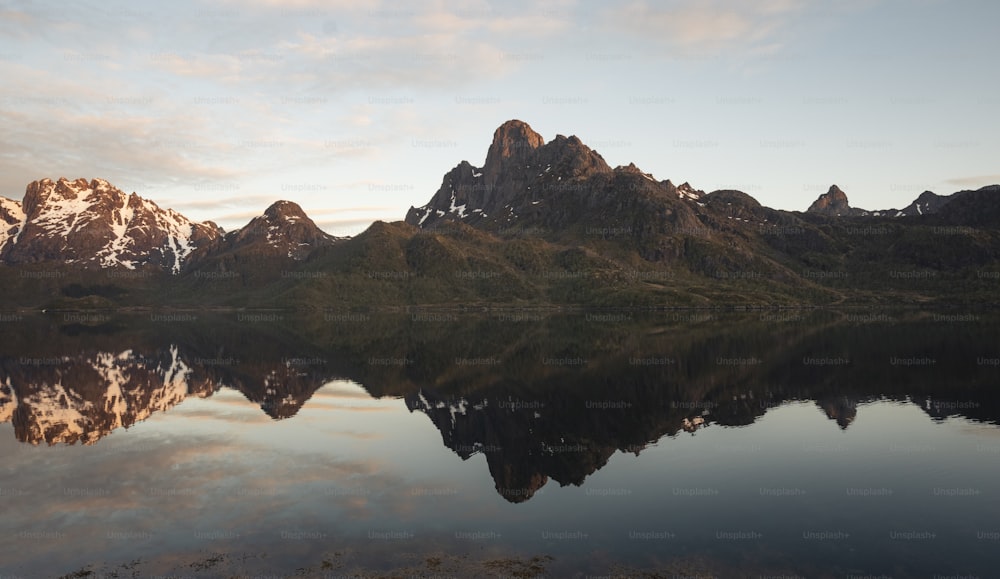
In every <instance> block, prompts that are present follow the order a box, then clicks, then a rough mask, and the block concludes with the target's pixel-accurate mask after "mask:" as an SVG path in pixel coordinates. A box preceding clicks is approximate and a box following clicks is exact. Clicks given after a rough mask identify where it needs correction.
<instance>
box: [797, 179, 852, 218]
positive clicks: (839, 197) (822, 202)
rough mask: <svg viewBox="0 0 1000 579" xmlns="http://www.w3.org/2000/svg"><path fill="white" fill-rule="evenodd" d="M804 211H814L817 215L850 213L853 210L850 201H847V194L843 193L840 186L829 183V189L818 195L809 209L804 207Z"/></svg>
mask: <svg viewBox="0 0 1000 579" xmlns="http://www.w3.org/2000/svg"><path fill="white" fill-rule="evenodd" d="M806 213H815V214H818V215H829V216H838V215H851V214H853V213H855V211H854V210H853V209H852V208H851V205H850V203H848V201H847V194H846V193H844V192H843V191H842V190H841V189H840V187H838V186H836V185H830V189H828V190H827V192H826V193H824V194H822V195H820V196H819V197H818V198H817V199H816V200H815V201H813V203H812V205H810V206H809V209H806Z"/></svg>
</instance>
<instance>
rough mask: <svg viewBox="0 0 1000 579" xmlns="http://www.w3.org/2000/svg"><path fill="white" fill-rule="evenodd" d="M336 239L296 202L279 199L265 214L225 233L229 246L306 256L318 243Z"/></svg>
mask: <svg viewBox="0 0 1000 579" xmlns="http://www.w3.org/2000/svg"><path fill="white" fill-rule="evenodd" d="M335 241H336V238H335V237H333V236H332V235H329V234H327V233H325V232H324V231H323V230H321V229H320V228H319V227H318V226H317V225H316V223H315V222H313V220H312V219H310V218H309V216H308V215H306V212H305V211H303V210H302V207H300V206H299V205H298V204H297V203H293V202H292V201H284V200H282V201H276V202H274V203H272V204H271V205H270V206H269V207H268V208H267V209H266V210H264V214H263V215H261V216H259V217H255V218H253V219H252V220H251V221H250V223H248V224H247V225H246V226H245V227H243V228H242V229H239V230H236V231H234V232H232V233H230V234H229V235H227V236H226V246H227V250H243V251H251V252H253V253H256V254H258V255H273V256H284V257H290V258H292V259H296V260H301V259H305V258H306V256H308V255H309V253H310V252H311V251H312V250H314V249H316V248H317V247H321V246H325V245H330V244H332V243H334V242H335Z"/></svg>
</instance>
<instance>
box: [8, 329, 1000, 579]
mask: <svg viewBox="0 0 1000 579" xmlns="http://www.w3.org/2000/svg"><path fill="white" fill-rule="evenodd" d="M2 319H3V323H2V324H0V326H2V327H0V332H2V335H0V505H2V512H3V517H2V518H0V537H3V540H2V541H0V577H3V578H4V579H8V578H10V577H57V576H62V575H68V576H73V577H88V576H89V577H157V576H160V577H168V576H170V577H216V576H225V577H233V576H256V577H264V576H267V577H271V576H273V577H279V576H289V577H292V576H294V577H329V578H333V577H356V576H397V577H464V576H495V577H504V576H507V577H534V576H538V577H547V576H552V577H588V576H590V577H597V576H608V575H612V576H621V577H624V576H659V577H739V576H746V577H844V578H847V577H858V578H859V577H928V578H930V577H957V576H961V577H966V576H978V577H988V576H994V575H995V573H996V571H995V570H996V568H997V566H998V563H1000V557H998V555H997V554H998V553H1000V428H998V423H1000V422H998V421H1000V325H998V323H997V322H998V321H1000V315H998V313H995V312H991V311H921V310H914V309H901V310H893V309H887V310H872V309H845V310H833V311H830V310H819V311H812V310H774V311H772V310H768V311H762V312H729V311H722V310H703V311H693V310H692V311H676V312H657V313H653V312H621V311H619V312H589V313H588V312H549V311H536V310H500V311H492V312H477V313H461V312H451V311H414V312H410V313H406V314H376V313H368V312H325V313H324V312H317V313H313V314H309V315H304V314H289V313H281V312H234V313H216V314H211V313H205V312H165V313H152V314H150V313H144V314H130V315H116V314H104V313H88V314H80V313H49V314H44V315H37V316H35V315H14V314H9V315H4V316H2ZM643 573H645V575H643Z"/></svg>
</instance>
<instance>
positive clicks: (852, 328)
mask: <svg viewBox="0 0 1000 579" xmlns="http://www.w3.org/2000/svg"><path fill="white" fill-rule="evenodd" d="M635 317H636V318H638V316H635ZM631 318H633V315H628V316H617V315H616V316H610V317H609V316H604V317H588V316H585V315H578V316H559V317H552V318H549V319H545V320H542V321H530V322H512V321H510V320H511V318H510V317H507V318H504V317H502V316H500V317H497V316H493V317H485V316H484V317H475V318H471V319H463V320H460V321H448V320H449V319H450V316H444V317H442V318H438V317H420V316H410V317H405V318H400V317H384V318H383V317H367V316H364V317H361V318H342V319H361V320H362V321H361V322H360V323H359V322H351V323H347V324H344V323H328V324H324V323H321V322H319V321H318V320H316V319H313V320H311V321H310V320H305V321H295V322H293V323H288V324H256V325H255V324H238V323H235V322H233V321H232V320H213V321H211V322H212V323H199V324H142V323H134V322H127V321H125V322H123V325H121V326H104V327H98V328H93V327H84V328H80V327H77V326H72V327H71V326H59V325H58V324H52V323H48V322H46V321H45V320H40V321H38V320H36V321H26V322H25V323H24V328H22V329H23V330H24V331H23V332H20V333H18V334H17V338H16V339H15V338H12V337H11V333H10V332H8V333H7V334H6V337H4V338H0V347H2V348H3V349H2V350H0V352H3V356H0V420H2V421H8V420H9V421H12V422H13V423H14V427H15V432H16V434H17V437H18V439H19V440H22V441H25V442H32V443H40V442H43V441H44V442H46V443H48V444H56V443H76V442H81V443H87V444H89V443H94V442H96V441H97V440H99V439H100V438H101V437H103V436H105V435H106V434H108V433H110V432H111V431H112V430H114V429H117V428H121V427H126V428H127V427H129V426H131V425H132V424H135V423H136V422H138V421H140V420H143V419H145V418H147V417H149V416H150V415H151V414H153V413H154V412H159V411H164V410H167V409H169V408H171V407H173V406H174V405H176V404H178V403H180V402H181V401H183V400H184V399H185V398H186V397H188V396H201V397H204V396H210V395H211V394H212V393H214V392H215V391H217V390H218V389H219V388H222V387H229V388H234V389H236V390H239V391H240V392H242V393H243V394H244V396H246V398H247V399H248V400H249V401H252V402H253V403H256V404H258V405H260V406H261V408H262V409H263V411H264V412H266V413H267V414H268V415H269V416H271V417H273V418H276V419H277V418H288V417H292V416H294V415H295V413H296V412H297V411H298V409H299V408H301V406H302V405H303V404H304V403H306V401H307V400H308V399H309V398H310V397H311V396H312V394H313V393H314V392H315V391H316V390H317V389H318V388H319V387H321V386H322V385H323V384H325V383H326V382H328V381H329V380H331V379H335V378H347V379H350V380H353V381H356V382H358V383H360V384H362V385H363V386H364V387H365V388H366V390H368V392H369V393H371V394H372V395H373V396H376V397H381V396H394V397H403V398H404V400H405V403H406V404H407V407H408V408H410V409H411V410H413V411H420V412H423V413H424V414H426V415H427V416H428V417H429V418H430V420H431V421H432V422H433V424H434V425H435V426H436V427H437V428H438V430H440V432H441V435H442V439H443V442H444V445H445V446H446V447H448V448H450V449H451V450H452V451H454V452H455V453H457V454H458V455H459V456H461V457H463V458H468V457H470V456H472V455H474V454H477V453H482V454H483V455H484V456H485V458H486V461H487V464H488V466H489V469H490V473H491V475H492V476H493V478H494V480H495V482H496V488H497V491H498V492H499V493H500V494H501V495H502V496H504V497H505V498H506V499H507V500H510V501H512V502H521V501H524V500H527V499H529V498H530V497H531V496H532V494H533V493H534V492H535V491H536V490H537V489H538V488H540V487H541V486H542V485H544V484H546V482H547V481H548V479H552V480H554V481H556V482H558V483H559V484H562V485H566V484H575V485H579V484H582V483H583V482H584V480H585V479H586V477H588V476H589V475H590V474H592V473H593V472H595V471H596V470H598V469H600V468H601V467H603V466H604V465H605V464H606V463H607V461H608V459H609V457H610V456H611V455H613V454H614V453H616V452H619V451H626V452H635V453H639V452H641V451H642V449H643V448H645V447H646V446H648V445H649V444H651V443H653V442H656V441H658V440H660V439H662V438H663V437H665V436H667V437H670V436H678V435H681V434H684V433H687V432H692V433H693V432H695V431H697V430H698V429H700V428H704V427H708V426H712V425H722V426H739V425H746V424H751V423H753V422H754V421H755V420H757V419H758V418H759V417H760V416H762V415H764V414H765V413H766V412H767V411H769V410H770V409H771V408H774V407H777V406H780V405H782V404H784V403H786V402H788V401H791V400H806V401H813V402H815V404H816V405H817V406H818V408H819V409H820V410H821V411H822V412H823V413H824V414H825V415H826V416H827V417H828V418H829V419H830V420H831V421H833V422H834V423H835V425H836V427H838V428H849V426H850V424H851V423H852V422H854V421H857V420H863V417H864V408H863V407H861V408H860V410H859V405H863V404H864V403H865V402H869V401H873V400H880V399H890V400H899V401H909V402H912V403H914V404H916V405H918V406H919V407H920V408H921V409H923V410H924V412H926V413H927V414H928V415H929V416H930V417H931V418H932V419H935V420H941V419H944V418H946V417H948V416H963V417H966V418H968V419H971V420H976V421H981V422H988V423H994V424H995V423H998V421H1000V396H998V393H997V389H996V387H995V384H996V383H997V380H998V378H1000V368H998V367H997V365H995V364H991V363H990V361H995V360H996V359H997V355H998V354H997V352H996V350H995V348H996V344H998V343H1000V340H997V337H998V336H997V333H998V330H997V329H996V328H997V326H996V324H992V323H989V322H988V321H986V320H983V321H980V322H977V323H961V324H956V323H948V322H942V321H940V320H941V319H942V318H940V317H937V318H935V317H934V316H928V315H925V314H920V313H911V314H907V315H904V316H901V317H900V319H899V320H897V321H896V322H894V323H854V322H852V321H850V319H845V318H846V316H843V315H839V314H836V313H817V314H814V315H811V316H809V317H808V318H799V317H793V318H789V319H785V320H784V321H779V322H774V321H767V320H762V319H761V316H756V315H754V316H746V315H744V316H742V317H726V316H719V315H711V316H668V317H662V316H661V317H660V318H651V319H648V320H639V319H631ZM442 319H443V321H442ZM515 319H516V318H515ZM943 319H948V318H943ZM429 320H433V321H429ZM609 320H610V321H609Z"/></svg>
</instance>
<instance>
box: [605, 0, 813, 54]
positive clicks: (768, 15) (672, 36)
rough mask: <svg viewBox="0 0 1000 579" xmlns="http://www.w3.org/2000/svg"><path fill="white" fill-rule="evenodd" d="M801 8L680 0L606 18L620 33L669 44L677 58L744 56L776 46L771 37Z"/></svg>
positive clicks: (629, 7)
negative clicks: (748, 52) (625, 32)
mask: <svg viewBox="0 0 1000 579" xmlns="http://www.w3.org/2000/svg"><path fill="white" fill-rule="evenodd" d="M801 9H802V3H801V2H800V1H797V0H766V1H764V2H755V3H747V2H739V1H734V0H707V1H693V0H691V1H684V2H679V3H671V4H670V5H669V7H665V6H664V5H662V4H660V3H654V2H650V1H648V0H635V1H633V2H630V3H628V4H625V5H624V6H617V7H615V8H614V9H613V10H612V11H610V12H609V13H608V14H607V17H608V18H609V20H610V21H611V22H614V23H615V24H616V25H617V26H618V27H619V28H620V29H623V30H625V31H630V32H632V33H634V34H636V35H637V37H638V38H649V39H653V40H654V41H656V42H660V43H663V44H666V45H667V46H669V47H670V48H671V50H672V52H674V54H675V55H676V56H683V57H707V56H717V55H719V54H721V53H723V52H727V51H729V52H733V53H736V54H745V53H746V51H748V50H749V51H758V50H763V51H765V52H768V53H773V52H774V51H776V50H777V49H778V48H779V47H780V43H778V42H776V41H775V38H776V37H777V36H778V34H779V32H781V31H782V30H783V29H784V28H785V27H786V26H787V25H788V24H789V22H790V20H791V17H792V16H794V15H795V14H796V13H798V12H799V11H800V10H801Z"/></svg>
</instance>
